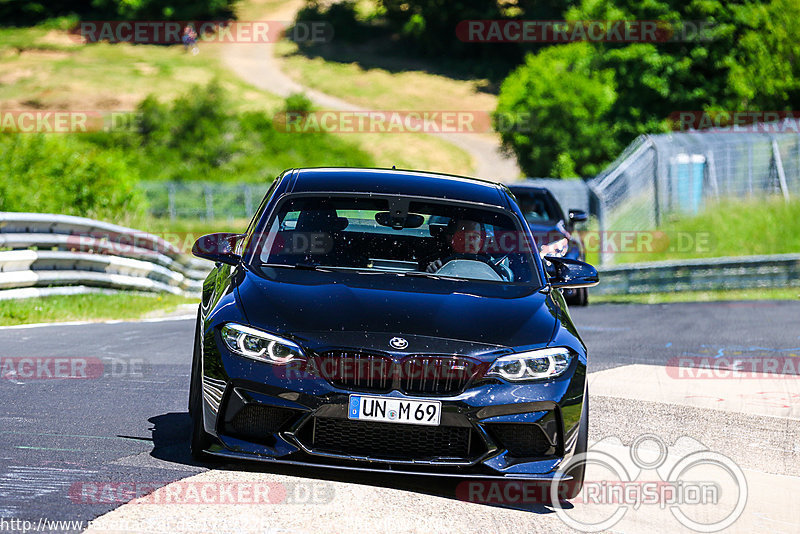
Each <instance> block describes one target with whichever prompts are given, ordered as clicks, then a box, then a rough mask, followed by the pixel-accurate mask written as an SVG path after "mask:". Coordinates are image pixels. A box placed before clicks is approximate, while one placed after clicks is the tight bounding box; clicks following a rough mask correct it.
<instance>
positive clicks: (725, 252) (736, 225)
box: [613, 197, 800, 263]
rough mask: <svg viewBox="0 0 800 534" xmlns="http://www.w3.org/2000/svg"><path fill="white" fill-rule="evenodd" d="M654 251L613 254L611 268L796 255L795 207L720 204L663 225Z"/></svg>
mask: <svg viewBox="0 0 800 534" xmlns="http://www.w3.org/2000/svg"><path fill="white" fill-rule="evenodd" d="M659 232H660V234H654V235H656V237H655V238H654V239H653V241H654V242H655V243H656V244H657V245H656V246H655V247H653V248H654V250H653V251H641V252H627V253H620V254H616V255H615V256H614V258H613V263H638V262H646V261H663V260H682V259H689V258H716V257H722V256H753V255H759V254H789V253H797V252H800V201H798V200H792V201H791V202H786V201H785V200H784V199H783V198H782V197H780V198H769V199H754V200H746V201H742V200H723V201H721V202H719V203H717V204H713V205H709V206H708V207H707V208H706V210H705V211H704V212H702V213H700V214H698V215H696V216H694V217H685V218H681V219H679V220H675V221H672V222H669V223H667V224H665V225H663V226H662V227H661V228H659Z"/></svg>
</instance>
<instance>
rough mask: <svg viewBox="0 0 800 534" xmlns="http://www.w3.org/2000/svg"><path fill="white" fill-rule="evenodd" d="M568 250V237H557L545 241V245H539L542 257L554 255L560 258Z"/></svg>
mask: <svg viewBox="0 0 800 534" xmlns="http://www.w3.org/2000/svg"><path fill="white" fill-rule="evenodd" d="M568 250H569V239H567V238H566V237H565V238H564V239H559V240H558V241H553V242H552V243H547V244H546V245H542V246H541V247H539V255H540V256H541V257H542V258H544V257H545V256H555V257H557V258H560V257H562V256H564V255H565V254H566V253H567V251H568Z"/></svg>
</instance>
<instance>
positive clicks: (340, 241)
mask: <svg viewBox="0 0 800 534" xmlns="http://www.w3.org/2000/svg"><path fill="white" fill-rule="evenodd" d="M531 248H532V245H531V244H530V240H529V236H528V235H527V234H526V233H525V232H524V231H523V230H521V229H520V228H519V227H518V226H517V224H516V223H515V219H514V218H513V217H512V216H510V214H509V213H508V212H506V211H503V210H499V209H498V210H494V209H488V208H475V207H469V206H465V205H461V204H456V203H451V202H439V201H428V200H424V201H423V200H413V199H402V200H400V199H387V198H374V197H369V196H354V197H341V196H334V197H326V196H309V197H292V198H288V199H286V200H285V201H283V202H282V203H281V205H280V206H278V208H277V209H276V210H275V212H274V213H273V214H272V215H271V217H270V219H269V221H268V222H266V223H265V224H264V229H263V230H261V231H260V235H259V243H258V245H257V247H256V249H255V250H254V252H253V254H252V257H253V258H254V261H255V262H256V263H258V264H259V265H275V266H295V267H296V266H303V267H327V268H332V269H349V270H357V271H380V272H386V273H396V274H415V273H419V274H425V275H431V276H436V275H437V273H439V276H441V277H448V278H464V279H476V280H485V281H495V282H525V283H527V282H531V281H534V280H536V279H537V277H536V274H535V272H536V271H535V264H534V263H533V260H532V256H531V253H530V251H531Z"/></svg>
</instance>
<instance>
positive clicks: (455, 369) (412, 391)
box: [400, 356, 480, 395]
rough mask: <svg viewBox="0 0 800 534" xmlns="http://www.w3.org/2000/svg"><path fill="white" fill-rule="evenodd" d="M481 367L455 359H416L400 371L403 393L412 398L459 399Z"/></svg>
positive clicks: (409, 360)
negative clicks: (459, 394)
mask: <svg viewBox="0 0 800 534" xmlns="http://www.w3.org/2000/svg"><path fill="white" fill-rule="evenodd" d="M479 369H480V363H478V362H475V361H473V360H470V359H468V358H458V357H454V356H413V357H410V358H406V359H405V360H403V362H402V364H401V367H400V389H401V391H403V392H404V393H407V394H409V395H455V394H458V393H461V391H463V390H464V387H466V385H467V383H468V382H469V381H470V380H471V379H472V377H473V376H475V374H476V373H477V372H478V371H479Z"/></svg>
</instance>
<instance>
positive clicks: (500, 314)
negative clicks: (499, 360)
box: [238, 268, 558, 354]
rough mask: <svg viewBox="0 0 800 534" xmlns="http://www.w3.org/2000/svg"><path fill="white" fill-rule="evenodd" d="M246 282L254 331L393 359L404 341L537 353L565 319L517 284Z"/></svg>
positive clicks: (285, 273)
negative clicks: (395, 345)
mask: <svg viewBox="0 0 800 534" xmlns="http://www.w3.org/2000/svg"><path fill="white" fill-rule="evenodd" d="M240 280H241V282H240V283H239V285H238V297H239V300H240V303H241V306H242V308H243V311H244V312H245V315H246V317H247V319H248V321H249V322H250V324H251V325H253V326H256V327H259V328H263V329H265V330H268V331H271V332H275V333H278V334H283V335H289V336H295V337H300V338H303V339H305V340H309V341H312V342H313V344H315V345H329V346H358V347H363V348H377V349H379V350H385V351H391V350H392V349H391V348H390V346H389V345H388V341H389V339H391V337H393V336H402V337H405V338H406V339H407V340H408V341H409V347H408V350H409V351H412V350H413V351H415V352H416V351H418V350H422V349H419V347H420V346H421V345H422V346H425V349H424V350H425V351H426V352H428V351H430V352H439V353H452V352H458V353H461V354H465V353H481V352H492V351H494V352H496V351H497V349H498V348H503V347H514V348H526V349H527V348H537V347H542V346H545V345H546V344H547V343H548V342H549V341H550V339H551V338H552V336H553V332H554V329H555V327H556V317H557V315H558V310H557V308H556V306H555V303H554V302H553V300H552V299H550V298H548V296H547V295H545V294H543V293H541V292H539V291H537V288H534V287H531V286H524V285H515V284H492V283H485V282H484V283H480V282H467V281H447V280H440V279H432V278H418V277H414V278H412V277H404V276H397V275H391V274H384V273H380V274H377V273H376V274H358V273H348V272H320V271H302V270H294V269H288V268H264V269H262V272H261V273H259V274H256V273H254V272H252V271H249V270H247V271H245V272H244V276H242V277H241V278H240ZM412 342H413V344H415V345H417V348H416V349H415V348H414V347H412V346H411V345H412ZM467 345H469V347H468V346H467ZM470 347H471V348H470ZM468 349H469V350H468Z"/></svg>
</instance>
